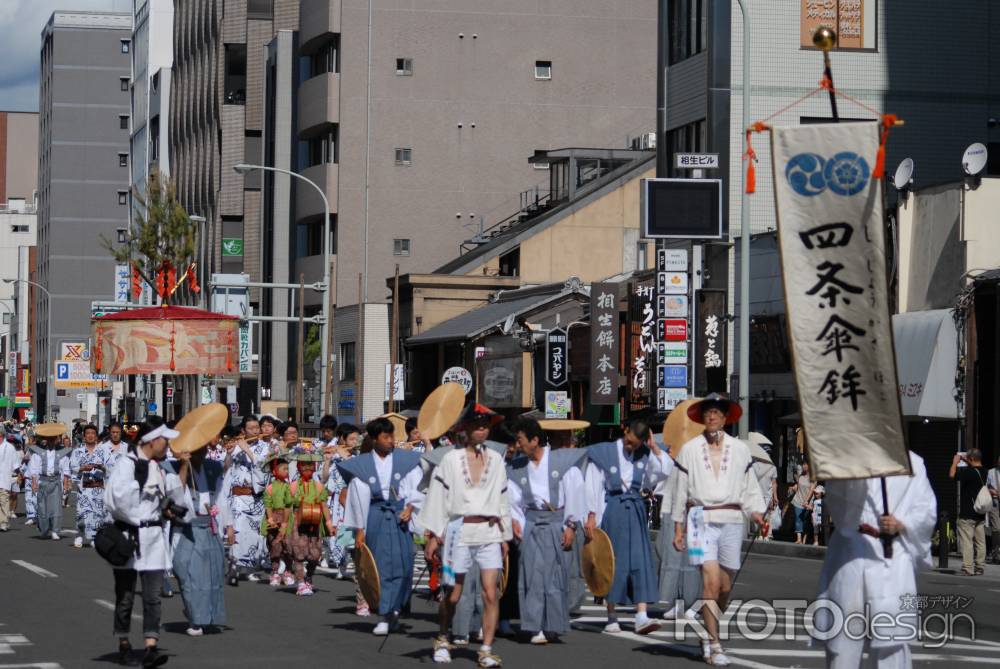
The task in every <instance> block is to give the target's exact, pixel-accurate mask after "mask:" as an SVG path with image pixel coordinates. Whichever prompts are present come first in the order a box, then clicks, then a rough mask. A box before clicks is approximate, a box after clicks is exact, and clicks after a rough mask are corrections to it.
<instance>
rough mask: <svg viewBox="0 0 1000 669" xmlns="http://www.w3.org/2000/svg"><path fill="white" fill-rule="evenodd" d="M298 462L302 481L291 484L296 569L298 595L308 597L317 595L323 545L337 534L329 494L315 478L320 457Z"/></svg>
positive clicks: (304, 457) (300, 458)
mask: <svg viewBox="0 0 1000 669" xmlns="http://www.w3.org/2000/svg"><path fill="white" fill-rule="evenodd" d="M295 457H296V459H297V465H298V471H299V480H298V481H294V482H293V483H292V484H291V494H292V500H293V501H292V506H293V511H292V514H293V520H292V531H291V549H292V560H293V562H292V565H293V567H294V569H295V578H296V579H297V580H298V583H299V586H298V589H297V590H296V591H295V594H296V595H299V596H301V597H308V596H309V595H312V594H313V585H312V577H313V574H314V573H315V571H316V567H318V566H319V561H320V560H321V559H322V558H323V541H324V539H325V538H326V537H327V536H329V535H331V534H333V522H332V520H331V519H330V507H329V506H328V505H327V503H326V500H327V498H328V497H329V494H330V493H328V492H327V490H326V487H324V486H323V484H322V483H320V482H319V481H318V480H316V479H314V478H313V476H314V474H315V473H316V461H317V460H320V461H321V460H322V459H323V456H321V455H319V454H300V455H297V456H295Z"/></svg>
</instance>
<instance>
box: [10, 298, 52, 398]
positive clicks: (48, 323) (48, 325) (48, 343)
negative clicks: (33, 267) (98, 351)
mask: <svg viewBox="0 0 1000 669" xmlns="http://www.w3.org/2000/svg"><path fill="white" fill-rule="evenodd" d="M3 282H4V283H26V284H28V285H29V286H34V287H35V288H37V289H38V290H40V291H42V292H43V293H45V297H46V299H47V300H48V303H49V313H48V316H47V318H46V319H45V330H46V332H45V349H46V350H45V367H43V368H42V369H45V370H46V371H47V373H46V376H45V378H46V379H48V381H47V382H46V384H45V385H46V388H45V389H46V397H45V400H46V402H48V400H49V397H48V391H51V390H53V388H52V293H50V292H49V291H48V289H47V288H45V286H43V285H41V284H40V283H36V282H34V281H31V280H29V279H4V280H3ZM46 408H47V407H42V410H41V411H40V412H39V413H40V414H41V416H47V415H48V412H47V411H46Z"/></svg>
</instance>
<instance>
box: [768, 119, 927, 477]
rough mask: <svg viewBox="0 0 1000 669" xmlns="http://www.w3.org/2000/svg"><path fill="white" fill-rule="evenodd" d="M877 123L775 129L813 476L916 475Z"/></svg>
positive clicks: (788, 286)
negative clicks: (895, 337)
mask: <svg viewBox="0 0 1000 669" xmlns="http://www.w3.org/2000/svg"><path fill="white" fill-rule="evenodd" d="M878 148H879V136H878V126H877V125H876V124H875V123H839V124H823V125H806V126H793V127H785V128H779V127H776V128H773V129H772V131H771V153H772V161H773V165H774V183H775V200H776V207H777V215H778V236H779V245H780V249H781V266H782V275H783V280H784V285H785V302H786V305H787V310H788V321H789V329H790V332H791V339H792V342H793V355H794V360H795V381H796V383H797V385H798V393H799V403H800V407H801V413H802V422H803V427H804V428H805V433H806V439H807V441H808V448H809V458H810V460H811V463H812V465H813V472H814V473H813V475H814V476H815V477H816V478H817V479H820V480H825V479H852V478H867V477H874V476H891V475H897V474H910V473H911V471H910V461H909V457H908V455H907V451H906V446H905V443H904V438H903V429H902V412H901V410H900V406H899V393H898V392H897V388H896V361H895V354H894V351H893V343H892V322H891V320H890V315H889V304H888V290H887V287H886V269H885V236H884V234H883V228H882V220H883V218H882V217H883V212H882V192H881V188H882V184H881V182H880V181H879V180H878V179H877V178H873V177H872V167H873V165H874V161H875V157H876V154H877V152H878Z"/></svg>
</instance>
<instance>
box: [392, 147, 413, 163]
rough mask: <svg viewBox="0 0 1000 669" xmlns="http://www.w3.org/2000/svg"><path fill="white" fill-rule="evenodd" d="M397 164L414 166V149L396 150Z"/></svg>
mask: <svg viewBox="0 0 1000 669" xmlns="http://www.w3.org/2000/svg"><path fill="white" fill-rule="evenodd" d="M396 164H397V165H412V164H413V149H404V148H398V149H396Z"/></svg>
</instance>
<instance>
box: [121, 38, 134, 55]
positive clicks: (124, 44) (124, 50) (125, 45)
mask: <svg viewBox="0 0 1000 669" xmlns="http://www.w3.org/2000/svg"><path fill="white" fill-rule="evenodd" d="M121 42H122V53H128V52H129V47H130V46H132V42H131V41H129V40H127V39H123V40H122V41H121Z"/></svg>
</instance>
